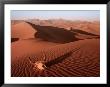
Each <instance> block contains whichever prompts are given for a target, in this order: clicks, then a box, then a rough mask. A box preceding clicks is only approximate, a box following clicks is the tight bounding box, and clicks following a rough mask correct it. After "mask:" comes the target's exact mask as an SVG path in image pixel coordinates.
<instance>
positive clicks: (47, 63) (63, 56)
mask: <svg viewBox="0 0 110 87" xmlns="http://www.w3.org/2000/svg"><path fill="white" fill-rule="evenodd" d="M71 54H72V52H68V53H66V54H64V55H62V56H60V57H58V58H55V59H53V60H51V61H48V62H46V63H45V65H46V67H47V68H48V67H51V66H52V65H55V64H58V63H61V62H62V61H64V60H65V59H66V58H67V57H69V56H71Z"/></svg>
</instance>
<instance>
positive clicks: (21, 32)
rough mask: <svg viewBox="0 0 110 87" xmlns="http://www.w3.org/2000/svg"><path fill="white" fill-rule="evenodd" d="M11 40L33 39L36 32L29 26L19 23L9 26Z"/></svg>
mask: <svg viewBox="0 0 110 87" xmlns="http://www.w3.org/2000/svg"><path fill="white" fill-rule="evenodd" d="M11 28H12V31H11V38H19V39H27V38H34V33H35V32H36V31H35V30H34V29H33V28H32V27H31V26H30V25H29V24H27V23H25V22H20V23H18V24H15V25H12V26H11Z"/></svg>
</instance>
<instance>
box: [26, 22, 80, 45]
mask: <svg viewBox="0 0 110 87" xmlns="http://www.w3.org/2000/svg"><path fill="white" fill-rule="evenodd" d="M27 23H28V24H30V25H31V26H32V27H33V28H34V29H35V30H37V33H36V34H35V37H36V38H42V39H43V40H45V41H50V42H55V43H68V42H73V41H77V40H79V39H78V38H76V37H75V33H73V32H70V31H68V30H66V29H64V28H58V27H52V26H40V25H35V24H32V23H30V22H27Z"/></svg>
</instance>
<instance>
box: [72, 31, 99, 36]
mask: <svg viewBox="0 0 110 87" xmlns="http://www.w3.org/2000/svg"><path fill="white" fill-rule="evenodd" d="M70 31H71V32H74V33H75V32H76V33H80V34H85V35H91V36H98V37H99V35H96V34H93V33H89V32H86V31H83V30H79V29H71V30H70Z"/></svg>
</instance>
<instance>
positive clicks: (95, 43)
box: [11, 22, 100, 77]
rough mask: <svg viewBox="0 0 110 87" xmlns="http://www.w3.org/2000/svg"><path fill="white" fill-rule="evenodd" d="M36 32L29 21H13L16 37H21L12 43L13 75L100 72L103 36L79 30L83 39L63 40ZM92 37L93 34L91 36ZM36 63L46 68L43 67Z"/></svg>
mask: <svg viewBox="0 0 110 87" xmlns="http://www.w3.org/2000/svg"><path fill="white" fill-rule="evenodd" d="M85 26H86V24H85ZM97 26H98V25H97ZM92 27H93V26H92ZM88 31H89V30H88ZM96 31H97V30H96ZM98 31H99V30H98ZM35 32H36V31H35V29H33V27H32V26H31V25H29V24H27V23H25V22H21V23H18V24H16V25H12V37H13V38H16V37H18V38H20V39H21V40H18V41H15V42H12V45H11V49H12V50H11V52H12V53H11V55H12V56H11V57H12V63H11V66H12V68H11V76H13V77H37V76H44V77H46V76H48V77H50V76H53V77H58V76H65V77H68V76H71V77H78V76H81V77H82V76H83V77H86V76H89V77H94V76H100V38H94V37H95V36H91V35H85V34H76V35H75V36H76V37H78V38H82V39H83V40H78V41H73V42H69V43H65V44H61V43H54V42H50V41H44V40H43V39H42V38H35V37H33V36H34V33H35ZM93 32H94V31H93ZM48 33H49V31H48ZM89 33H91V32H89ZM57 36H58V35H56V37H57ZM62 37H63V36H62ZM88 37H89V38H91V37H92V38H91V39H87V38H88ZM32 38H33V39H32ZM24 39H25V40H24ZM64 39H65V38H64ZM39 62H40V63H39ZM35 66H36V67H37V68H39V67H40V68H41V69H42V68H43V66H44V67H45V68H44V69H42V70H39V69H37V68H36V67H35Z"/></svg>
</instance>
